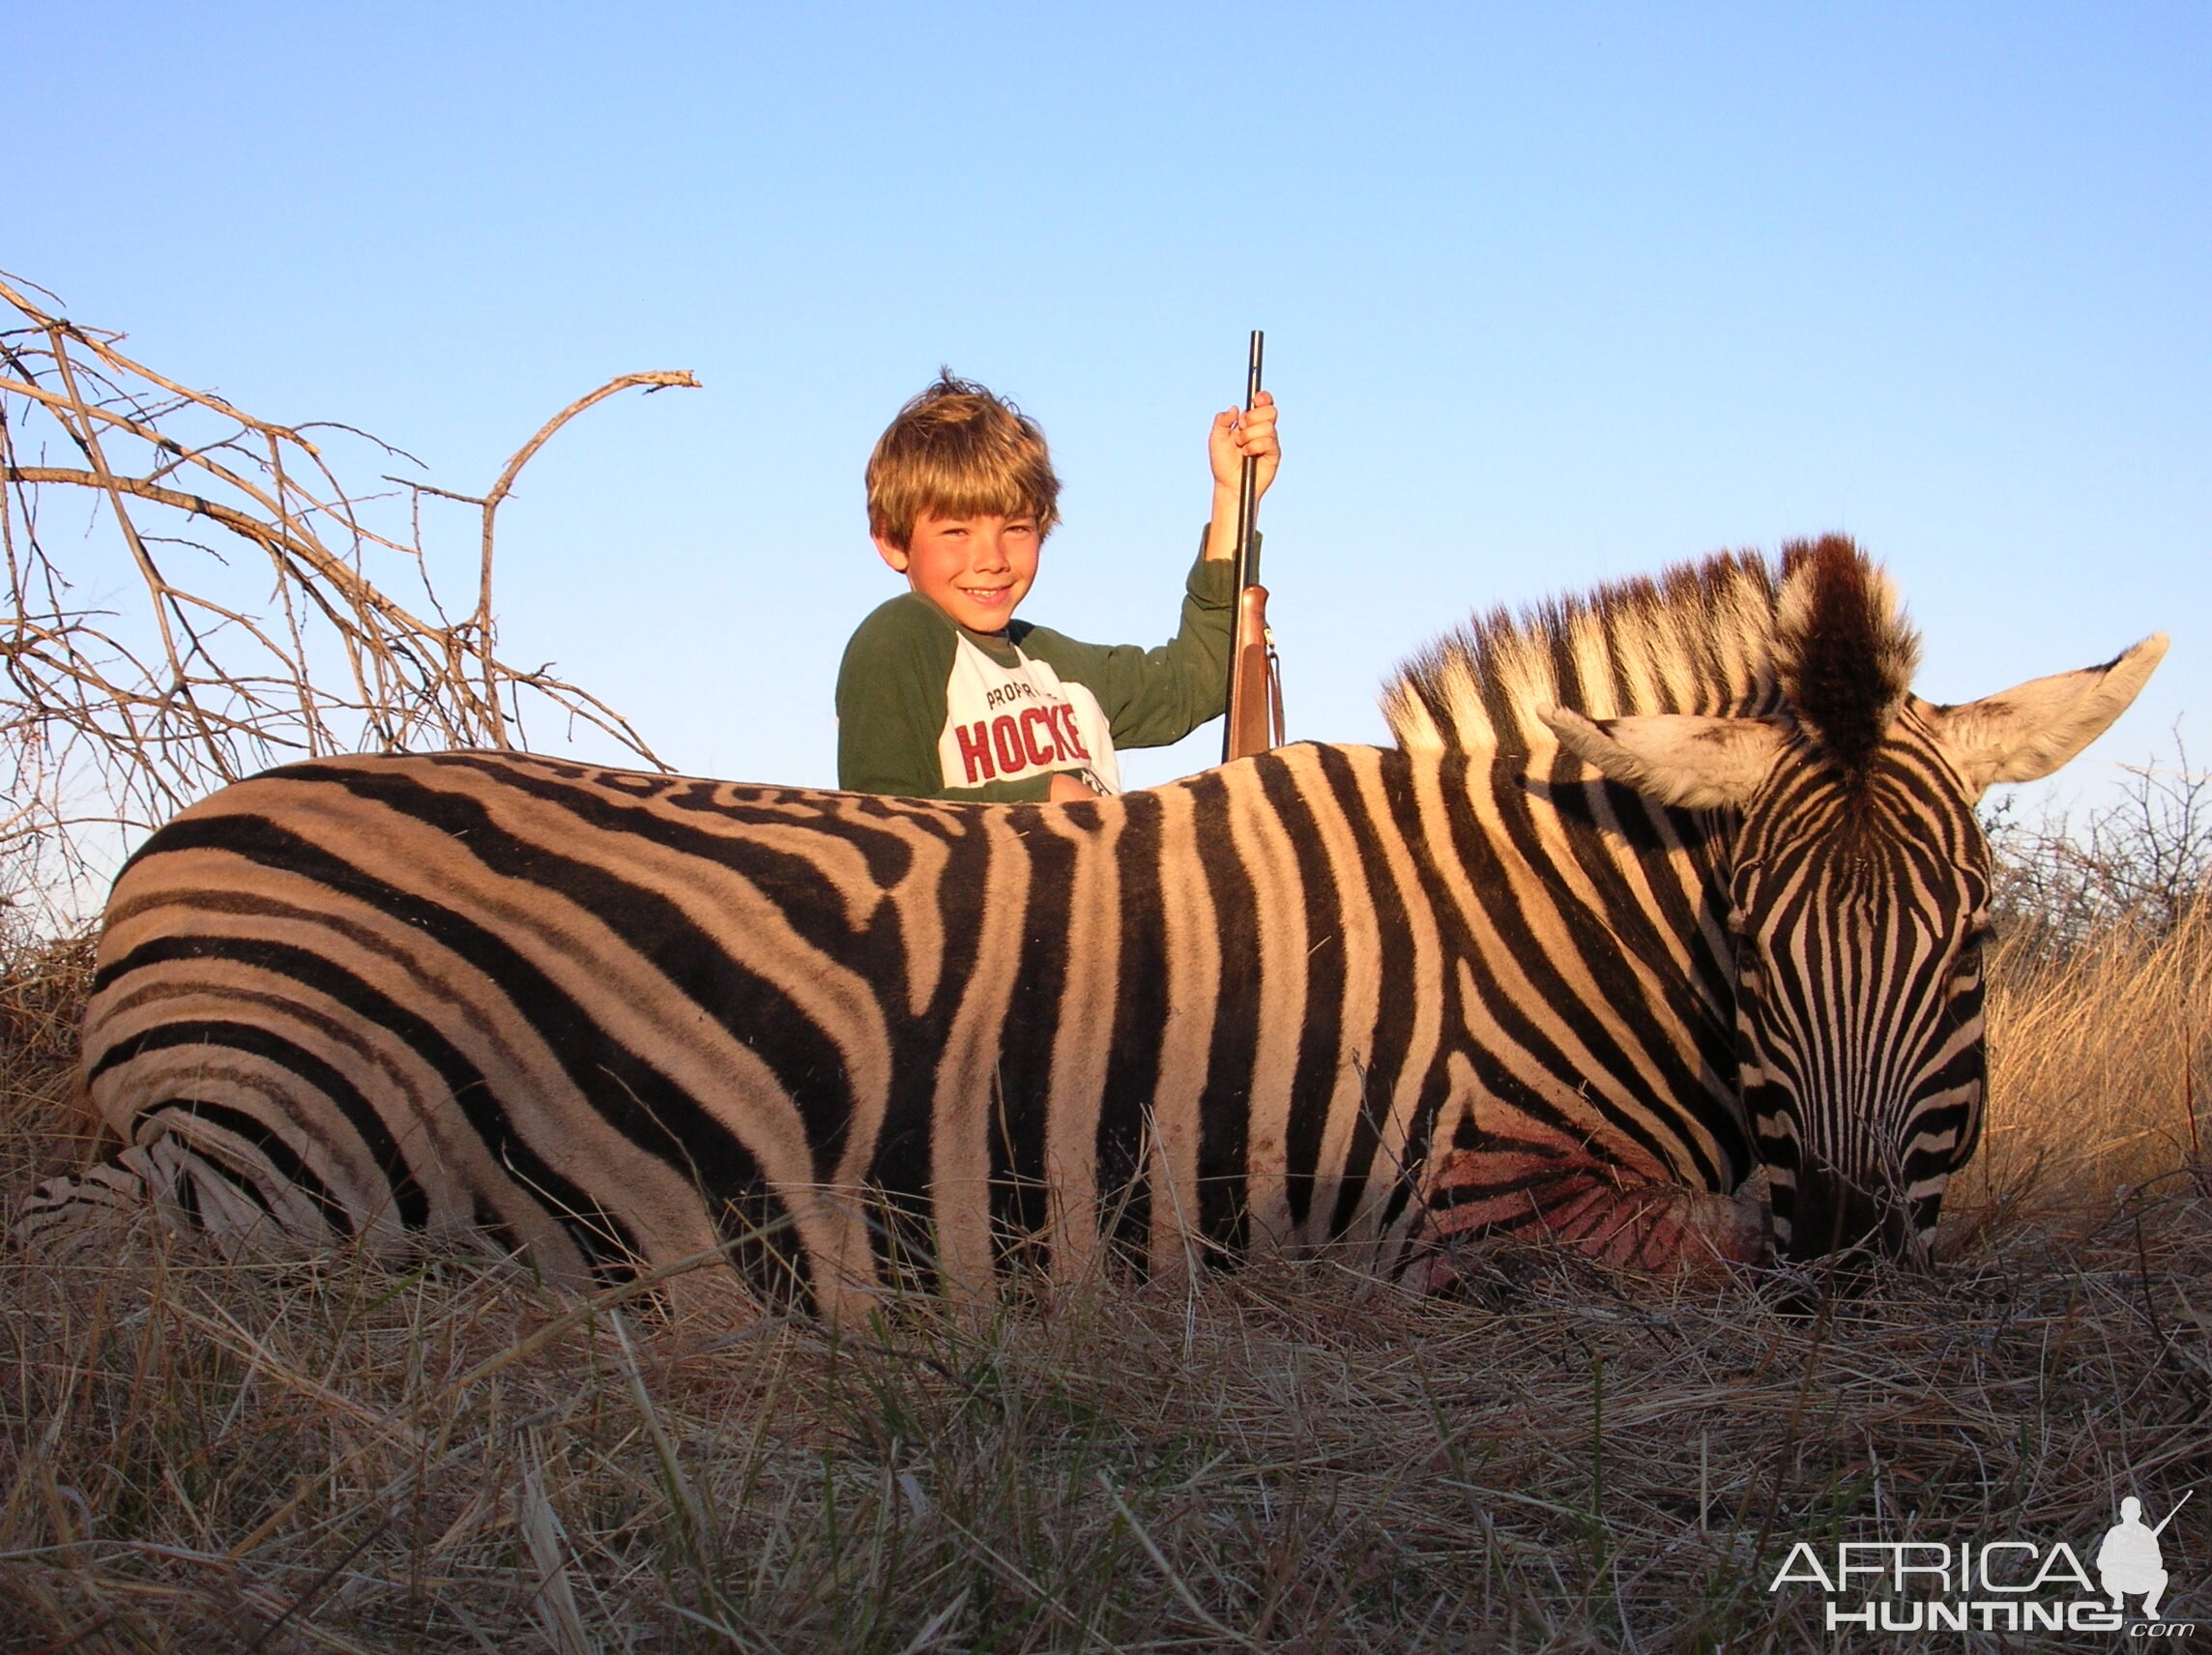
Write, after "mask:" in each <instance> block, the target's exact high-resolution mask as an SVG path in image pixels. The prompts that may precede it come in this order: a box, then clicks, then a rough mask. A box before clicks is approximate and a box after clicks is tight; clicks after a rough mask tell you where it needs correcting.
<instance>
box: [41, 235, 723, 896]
mask: <svg viewBox="0 0 2212 1655" xmlns="http://www.w3.org/2000/svg"><path fill="white" fill-rule="evenodd" d="M28 285H29V284H27V283H26V284H21V286H18V285H16V284H13V283H12V282H11V281H9V280H8V279H6V278H0V556H4V560H5V569H4V570H0V574H4V577H5V580H6V583H7V589H6V592H5V594H4V595H0V597H4V607H0V783H4V785H5V788H6V795H5V797H6V804H5V806H4V807H0V892H4V891H5V890H7V889H9V888H21V887H23V886H25V885H26V884H27V883H37V882H36V881H34V880H32V879H30V877H29V872H27V870H28V868H29V863H31V862H33V861H39V860H40V859H42V858H44V861H45V862H46V863H47V864H50V865H47V866H46V867H45V869H44V873H45V875H46V879H45V883H46V885H48V886H51V884H52V883H53V876H54V875H56V874H57V873H58V874H59V875H61V876H62V877H63V878H64V880H65V882H66V880H67V879H68V878H72V877H78V876H81V875H82V874H83V872H84V871H85V870H86V868H87V866H88V865H89V864H88V857H89V856H90V853H91V841H92V839H94V838H98V837H100V836H101V835H102V834H104V835H105V836H106V837H107V839H108V840H110V841H116V842H119V835H128V834H129V833H131V832H132V831H135V830H142V829H144V828H146V827H151V826H153V825H154V824H155V823H158V822H159V821H160V820H161V819H162V818H164V817H166V816H168V815H170V814H172V813H173V812H174V811H176V810H177V809H179V808H180V807H182V806H183V805H185V804H187V803H189V802H190V801H191V800H192V799H193V798H197V797H199V796H200V795H201V794H202V793H205V792H206V791H208V790H209V789H210V788H213V787H215V786H218V785H220V784H221V783H223V782H225V781H228V780H232V779H235V778H236V777H238V776H242V775H246V774H248V773H250V772H251V771H252V770H255V769H260V768H262V767H264V766H266V765H268V764H270V763H272V762H276V761H278V760H281V759H286V758H295V757H301V756H306V755H311V754H318V753H335V752H354V751H372V750H420V749H426V748H446V747H514V746H518V745H523V744H525V743H526V741H527V731H526V729H525V728H524V725H523V718H524V713H525V711H526V709H529V708H533V707H534V708H536V709H537V710H538V712H539V713H548V712H549V713H551V714H552V715H553V716H555V717H556V718H558V719H560V720H562V721H563V722H564V724H565V725H566V726H567V727H568V728H574V727H575V726H577V725H579V724H581V725H583V726H587V727H589V728H592V729H594V730H597V732H599V733H601V734H602V735H603V736H604V737H606V738H608V739H610V740H612V741H613V742H614V743H615V744H616V746H617V747H618V748H619V749H620V750H622V751H624V752H626V753H627V754H628V755H630V756H632V757H634V758H635V759H637V760H638V761H640V762H643V763H645V764H649V765H655V766H658V765H659V761H658V759H656V758H655V756H654V754H653V752H652V750H651V749H650V748H649V747H648V746H647V745H646V743H645V741H644V740H643V739H642V738H640V736H639V735H638V733H637V732H636V730H634V729H633V728H632V727H631V726H630V724H629V722H628V721H627V720H626V719H625V718H624V717H623V716H622V715H621V714H620V713H618V712H616V711H614V710H613V709H612V708H610V707H609V706H608V705H607V704H606V703H605V702H603V701H601V700H600V699H599V698H598V697H597V696H596V695H593V694H591V693H590V692H589V691H587V690H584V689H581V688H579V687H578V686H576V685H574V684H572V683H568V682H565V681H564V680H561V679H558V678H555V677H553V676H552V675H551V674H550V672H549V671H547V670H545V669H542V668H540V669H538V670H529V669H525V668H520V667H516V666H513V665H510V664H509V663H508V662H506V661H504V660H502V659H501V658H500V657H499V655H498V653H497V650H496V648H495V616H494V609H493V592H492V565H493V534H494V529H495V522H496V518H497V514H498V509H499V507H500V504H501V503H502V502H503V501H505V500H506V499H507V498H508V496H509V493H510V492H511V491H512V489H513V486H514V481H515V479H516V477H517V476H519V475H520V473H521V471H522V468H523V467H524V466H525V465H527V464H528V463H529V462H530V460H531V458H532V457H533V456H534V455H535V454H536V453H537V452H538V450H539V449H541V448H543V447H544V445H545V444H546V442H547V441H548V440H549V439H551V438H552V436H553V435H554V434H555V433H556V432H557V431H559V430H560V429H561V427H562V426H563V425H565V424H567V423H568V421H570V420H572V419H574V418H575V417H576V416H577V415H579V414H581V413H583V412H584V411H585V410H586V409H588V408H591V407H592V406H594V405H595V404H597V403H598V402H602V401H604V400H606V399H607V398H608V397H610V396H613V395H615V394H616V393H618V392H623V391H626V390H630V389H634V388H643V389H645V390H647V391H648V392H653V391H659V390H663V389H666V388H668V387H671V386H684V387H695V386H696V385H697V384H698V381H697V380H696V379H695V378H694V377H693V376H692V375H691V374H689V373H684V372H658V373H635V374H625V375H622V376H621V377H619V378H617V379H613V380H610V381H608V382H607V383H606V384H605V385H602V386H600V387H599V388H598V389H597V391H594V392H591V393H590V394H589V395H587V396H583V397H580V398H578V399H577V400H576V401H575V402H573V403H571V404H569V405H568V407H567V408H565V409H563V410H562V411H561V412H560V413H559V414H557V415H555V416H554V417H553V418H552V419H551V420H549V421H546V423H545V424H544V426H543V427H542V428H540V429H539V430H538V433H537V434H536V435H535V436H533V437H532V438H531V439H530V441H529V442H528V443H526V444H524V445H523V447H522V448H521V449H520V450H517V451H516V453H515V454H514V457H513V458H512V459H510V460H509V462H508V465H507V469H506V470H505V471H503V472H502V473H501V474H500V476H499V479H497V481H496V482H495V483H494V484H493V485H492V487H491V489H490V490H489V491H488V492H486V493H484V494H482V495H470V494H465V493H461V492H459V491H456V490H452V489H446V488H438V487H433V486H432V485H431V484H430V483H428V482H426V481H420V480H415V479H402V478H388V477H385V476H384V475H383V473H382V470H381V468H382V467H383V466H388V465H389V464H390V463H391V462H392V460H393V457H394V456H396V457H397V458H399V459H400V460H403V461H412V456H410V455H407V454H406V453H404V451H403V450H397V449H394V448H393V447H392V446H391V445H389V444H386V443H382V442H380V441H378V440H377V439H375V438H373V437H368V436H366V434H365V433H362V432H359V431H356V430H354V429H353V428H352V427H351V426H346V425H342V424H338V423H336V422H334V421H319V422H317V423H316V424H314V425H313V426H308V427H298V426H287V425H280V424H277V423H274V422H272V421H265V420H260V419H256V418H254V417H253V416H251V415H249V414H247V413H245V412H243V411H242V410H240V409H238V408H236V407H234V406H232V404H231V403H229V402H228V401H226V400H225V399H224V398H223V397H221V396H219V395H218V394H217V393H216V392H207V391H194V390H191V389H189V388H188V387H186V386H184V385H182V384H180V383H179V382H177V381H175V380H172V379H169V378H167V377H165V376H163V375H161V374H160V373H157V372H155V371H154V370H153V369H151V368H148V367H146V366H145V365H144V364H142V363H137V362H135V361H133V360H132V359H131V358H130V357H128V356H126V355H125V354H124V353H123V352H122V351H121V349H119V348H118V347H119V345H120V342H121V339H122V335H121V334H107V333H102V332H100V331H98V330H95V329H90V328H86V327H82V326H80V325H78V324H77V323H74V322H73V321H71V320H69V319H68V318H67V317H66V316H65V315H63V314H61V313H60V307H59V303H58V302H56V301H52V300H51V299H50V296H45V295H44V294H43V292H42V293H41V295H40V297H36V298H34V297H33V296H32V294H31V293H27V292H25V291H23V288H24V287H27V286H28ZM11 312H12V314H11ZM308 429H312V430H314V431H316V433H317V435H318V436H320V437H322V438H323V440H324V441H325V442H333V443H335V444H336V445H337V449H336V450H334V453H326V452H325V450H324V448H323V447H322V446H320V445H319V444H318V443H317V442H316V441H312V440H310V439H309V438H308V437H307V436H306V435H305V434H304V433H305V432H306V430H308ZM356 445H360V446H365V447H366V448H368V449H369V450H372V453H373V459H374V462H375V463H376V464H377V465H378V466H379V470H378V471H377V472H375V473H373V474H372V476H374V477H375V479H376V482H377V483H378V484H383V483H393V482H396V483H398V484H400V485H401V489H402V490H403V491H404V492H403V493H395V492H393V491H392V490H389V489H385V488H381V487H375V488H372V489H371V490H370V491H367V492H363V493H356V492H354V491H353V490H351V489H349V488H348V487H347V486H346V485H345V484H344V483H343V482H342V481H341V480H340V477H339V470H340V462H339V459H338V457H337V456H338V455H342V454H344V453H350V452H352V451H353V448H354V446H356ZM425 496H427V497H429V498H430V499H431V500H432V501H433V502H435V501H456V502H460V503H463V504H466V505H468V506H471V507H474V508H477V509H478V511H479V512H480V526H479V547H478V558H477V565H478V566H477V570H476V574H477V581H476V585H477V591H476V601H475V604H474V606H473V609H472V610H471V611H470V613H469V615H468V617H467V619H465V620H460V621H454V620H451V619H449V616H448V611H447V608H446V606H445V605H444V604H443V603H442V602H441V601H440V600H439V597H438V595H437V584H438V583H437V582H436V581H435V580H434V579H433V576H432V556H431V554H430V552H429V551H428V550H427V549H426V547H425V541H424V538H423V514H424V507H423V504H422V503H423V499H424V497H425ZM433 515H435V509H434V508H433ZM61 525H66V526H67V530H68V534H67V536H66V537H64V536H63V535H61V534H60V533H58V526H61ZM209 529H212V530H214V531H217V533H215V534H214V535H213V536H212V537H209V536H208V535H207V531H208V530H209ZM195 535H196V536H199V537H195ZM65 546H66V548H67V549H66V550H65V549H64V548H65ZM224 548H228V549H229V552H230V555H228V556H226V555H225V551H224ZM241 551H243V552H244V554H245V555H244V556H243V557H240V556H239V555H238V554H239V553H240V552H241ZM394 577H399V578H401V579H403V580H404V581H406V582H411V583H413V584H414V585H415V586H416V587H417V588H418V589H419V592H420V595H421V599H422V601H421V603H420V604H419V605H418V604H411V603H405V602H402V601H400V600H399V599H398V598H396V597H394V596H393V595H392V591H391V590H390V588H391V583H392V582H393V578H394ZM662 768H665V767H662ZM109 848H110V850H112V848H113V847H112V845H110V847H109ZM91 859H92V860H107V859H112V858H111V857H91ZM31 871H35V870H31Z"/></svg>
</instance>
